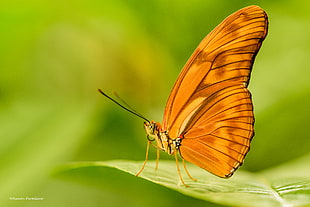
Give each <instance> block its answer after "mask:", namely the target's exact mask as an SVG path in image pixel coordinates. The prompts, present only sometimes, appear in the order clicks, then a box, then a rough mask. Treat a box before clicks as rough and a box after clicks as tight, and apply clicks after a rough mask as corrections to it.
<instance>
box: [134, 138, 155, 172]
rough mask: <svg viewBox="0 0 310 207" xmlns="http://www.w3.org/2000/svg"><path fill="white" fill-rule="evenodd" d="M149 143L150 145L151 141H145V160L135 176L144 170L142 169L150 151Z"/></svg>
mask: <svg viewBox="0 0 310 207" xmlns="http://www.w3.org/2000/svg"><path fill="white" fill-rule="evenodd" d="M150 143H151V140H148V141H147V145H146V153H145V160H144V162H143V165H142V167H141V169H140V170H139V172H138V173H137V174H136V176H139V175H140V173H141V172H142V171H143V170H144V167H145V165H146V163H147V161H148V158H149V149H150Z"/></svg>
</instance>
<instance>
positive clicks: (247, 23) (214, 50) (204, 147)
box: [99, 6, 268, 185]
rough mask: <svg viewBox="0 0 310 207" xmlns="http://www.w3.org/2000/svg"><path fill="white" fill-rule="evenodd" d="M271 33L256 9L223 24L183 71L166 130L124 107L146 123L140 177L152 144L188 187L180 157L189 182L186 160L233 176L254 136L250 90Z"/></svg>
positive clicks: (167, 113)
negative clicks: (172, 162) (169, 158)
mask: <svg viewBox="0 0 310 207" xmlns="http://www.w3.org/2000/svg"><path fill="white" fill-rule="evenodd" d="M267 30H268V17H267V14H266V13H265V12H264V10H262V9H261V8H260V7H258V6H249V7H246V8H243V9H241V10H239V11H237V12H235V13H233V14H232V15H230V16H228V17H227V18H226V19H224V21H223V22H222V23H221V24H219V25H218V26H217V27H216V28H215V29H214V30H213V31H211V32H210V33H209V34H208V35H207V36H206V37H205V38H204V39H203V40H202V42H201V43H200V44H199V45H198V47H197V49H196V50H195V51H194V53H193V54H192V56H191V57H190V58H189V60H188V61H187V63H186V64H185V66H184V68H183V69H182V71H181V73H180V75H179V77H178V79H177V81H176V82H175V84H174V86H173V88H172V91H171V93H170V96H169V99H168V102H167V105H166V108H165V112H164V118H163V124H162V125H161V124H160V123H158V122H154V121H148V120H147V119H146V118H144V117H143V116H141V115H140V114H138V113H136V112H135V111H132V110H130V109H127V108H125V107H123V106H121V107H123V108H125V109H126V110H128V111H130V112H132V113H134V114H136V115H138V116H139V117H141V118H143V119H144V120H146V122H144V128H145V130H146V132H147V134H148V145H147V152H146V160H145V162H144V164H143V166H142V168H141V170H140V171H139V172H138V174H137V175H139V174H140V173H141V172H142V170H143V169H144V166H145V164H146V161H147V157H148V150H149V146H150V144H153V141H156V144H153V145H154V146H155V147H156V148H157V152H158V153H157V158H158V157H159V150H162V151H165V152H167V153H168V154H169V155H174V156H175V159H176V163H177V169H178V173H179V177H180V180H181V182H182V183H183V184H184V185H186V184H185V183H184V181H183V178H182V176H181V173H180V168H179V165H178V157H177V156H178V154H180V156H181V158H182V161H183V163H184V168H185V170H186V173H187V174H188V176H189V177H190V178H191V176H190V175H189V173H188V171H187V169H186V166H185V162H184V160H186V161H189V162H191V163H193V164H195V165H198V166H199V167H201V168H203V169H206V170H208V171H209V172H211V173H213V174H215V175H217V176H219V177H226V178H227V177H230V176H232V174H233V173H234V172H235V171H236V170H237V169H238V167H239V166H240V165H241V164H242V163H243V160H244V158H245V156H246V154H247V152H248V151H249V149H250V142H251V139H252V137H253V136H254V114H253V105H252V100H251V94H250V92H249V90H248V89H247V86H248V83H249V80H250V73H251V69H252V66H253V62H254V59H255V56H256V54H257V52H258V50H259V49H260V47H261V44H262V42H263V40H264V39H265V37H266V35H267ZM99 91H100V92H101V93H102V94H103V95H105V96H106V97H108V96H107V95H106V94H104V93H103V92H102V91H101V90H99ZM108 98H110V97H108ZM110 99H111V100H113V99H112V98H110ZM113 101H114V102H116V101H115V100H113ZM116 103H117V102H116ZM117 104H118V105H120V104H119V103H117ZM157 160H158V159H157Z"/></svg>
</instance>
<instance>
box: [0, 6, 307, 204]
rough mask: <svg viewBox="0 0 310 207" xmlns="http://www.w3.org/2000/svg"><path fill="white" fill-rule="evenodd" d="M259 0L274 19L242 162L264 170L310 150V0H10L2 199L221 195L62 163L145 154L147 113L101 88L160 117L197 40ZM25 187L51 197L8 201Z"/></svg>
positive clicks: (138, 200)
mask: <svg viewBox="0 0 310 207" xmlns="http://www.w3.org/2000/svg"><path fill="white" fill-rule="evenodd" d="M252 4H256V5H259V6H261V7H262V8H263V9H265V10H266V12H267V13H268V15H269V21H270V30H269V34H268V36H267V39H266V40H265V42H264V44H263V46H262V48H261V51H260V52H259V54H258V56H257V59H256V62H255V65H254V69H253V72H252V79H251V83H250V90H251V91H252V93H253V99H254V106H255V114H256V125H255V129H256V135H255V138H254V140H253V142H252V148H251V151H250V153H249V154H248V156H247V158H246V160H245V164H244V165H243V167H242V170H249V171H260V170H264V169H267V168H269V167H273V166H276V165H279V164H283V163H285V162H287V161H289V160H293V159H294V158H297V157H300V156H302V155H305V154H307V153H308V152H309V146H310V139H309V135H310V132H309V130H308V129H309V127H308V124H309V123H310V122H309V115H310V109H309V106H310V81H309V77H310V70H309V67H308V62H309V59H308V58H309V50H310V38H309V37H310V27H309V23H310V21H309V20H310V13H309V9H310V2H309V1H306V0H286V1H285V0H284V1H283V0H282V1H278V0H275V1H254V0H253V1H242V0H239V1H230V0H192V1H188V0H187V1H185V0H184V1H183V0H180V1H164V0H148V1H143V0H109V1H105V0H102V1H100V0H90V1H86V0H85V1H82V0H79V1H73V0H70V1H60V0H56V1H39V0H29V1H21V0H15V1H8V0H3V1H1V2H0V28H1V32H0V45H1V49H0V53H1V55H0V70H1V76H0V100H1V101H0V127H1V128H0V137H1V144H0V163H1V164H0V166H1V167H0V196H1V197H0V206H124V205H126V206H134V207H136V206H138V207H140V206H158V205H160V206H161V207H166V206H169V207H171V206H189V205H190V206H217V205H214V204H210V203H206V202H204V201H200V200H196V199H193V198H190V197H187V196H184V195H181V194H179V193H177V192H174V191H171V190H168V189H165V188H164V187H161V186H157V185H155V184H152V183H149V182H147V181H144V180H142V179H138V178H135V177H133V176H128V175H126V174H124V173H121V172H117V171H115V170H105V171H103V172H100V173H102V174H105V175H106V176H105V177H104V176H103V178H102V180H99V181H98V178H96V179H95V178H92V176H91V175H92V173H93V172H88V171H87V170H86V171H85V172H83V173H80V174H75V175H74V176H72V174H71V175H70V176H65V175H64V176H57V175H55V174H54V173H53V172H54V170H55V169H57V166H61V165H63V164H66V163H69V162H72V161H103V160H110V159H131V160H143V159H144V154H145V147H146V138H145V132H144V130H143V127H142V120H140V119H138V118H136V117H134V116H132V115H131V114H129V113H127V112H125V111H123V110H122V109H121V108H119V107H117V106H116V105H114V104H113V103H111V102H110V101H108V100H107V99H106V98H104V97H103V96H101V95H100V94H99V93H98V91H97V89H98V88H101V89H102V90H104V91H105V92H107V93H109V94H112V93H113V91H117V92H118V94H119V95H120V96H121V97H122V98H123V99H124V100H126V101H127V102H128V103H130V105H131V106H133V107H134V108H135V109H136V110H137V111H139V112H141V113H142V114H144V115H145V116H146V117H148V119H154V120H156V121H161V120H162V114H163V110H164V106H165V102H166V100H167V97H168V95H169V92H170V89H171V87H172V85H173V83H174V81H175V79H176V77H177V75H178V73H179V72H180V70H181V68H182V67H183V65H184V64H185V62H186V60H187V59H188V57H189V56H190V55H191V53H192V52H193V51H194V49H195V48H196V46H197V45H198V43H199V42H200V41H201V40H202V38H203V37H204V36H205V35H207V33H208V32H210V31H211V30H212V29H213V28H214V27H215V26H216V25H217V24H219V23H220V22H221V21H222V20H223V19H224V18H225V17H226V16H228V15H229V14H231V13H233V12H235V11H236V10H238V9H240V8H242V7H245V6H248V5H252ZM154 154H155V150H151V155H150V159H154V158H155V155H154ZM162 159H173V158H169V157H168V156H166V155H164V154H163V153H162ZM88 175H89V176H88ZM27 196H28V197H43V198H44V200H43V201H27V202H25V201H10V197H27Z"/></svg>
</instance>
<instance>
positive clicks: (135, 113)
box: [98, 89, 150, 123]
mask: <svg viewBox="0 0 310 207" xmlns="http://www.w3.org/2000/svg"><path fill="white" fill-rule="evenodd" d="M98 91H99V92H100V93H101V94H102V95H104V96H105V97H106V98H108V99H110V100H111V101H113V102H114V103H116V104H117V105H118V106H120V107H122V108H123V109H125V110H126V111H128V112H130V113H132V114H134V115H136V116H137V117H140V118H141V119H143V120H145V121H147V122H149V123H150V121H149V120H148V119H147V118H145V117H144V116H142V115H141V114H139V113H138V112H136V111H135V110H134V109H132V108H131V107H130V106H129V105H128V104H127V103H126V102H124V101H123V100H122V99H121V98H119V96H118V95H117V94H116V93H114V94H115V96H116V97H117V98H118V99H119V100H121V101H122V102H123V103H124V104H125V105H126V106H127V107H125V106H123V105H122V104H120V103H119V102H117V101H116V100H115V99H113V98H112V97H110V96H108V95H107V94H105V93H104V92H103V91H102V90H100V89H98Z"/></svg>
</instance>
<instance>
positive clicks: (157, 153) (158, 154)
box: [155, 148, 160, 170]
mask: <svg viewBox="0 0 310 207" xmlns="http://www.w3.org/2000/svg"><path fill="white" fill-rule="evenodd" d="M159 157H160V151H159V149H158V148H157V150H156V166H155V170H157V169H158V161H159Z"/></svg>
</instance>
